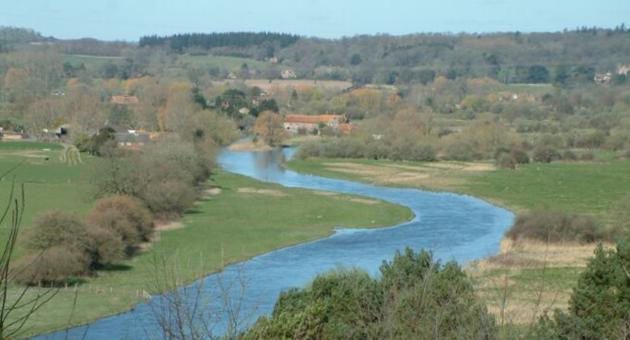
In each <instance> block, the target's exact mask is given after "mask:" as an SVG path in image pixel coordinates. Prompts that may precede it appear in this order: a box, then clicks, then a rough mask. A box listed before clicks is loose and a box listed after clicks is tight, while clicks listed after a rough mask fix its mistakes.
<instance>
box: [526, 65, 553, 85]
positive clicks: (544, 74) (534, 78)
mask: <svg viewBox="0 0 630 340" xmlns="http://www.w3.org/2000/svg"><path fill="white" fill-rule="evenodd" d="M527 82H528V83H532V84H540V83H547V82H549V71H548V70H547V68H546V67H545V66H543V65H533V66H530V67H529V69H528V70H527Z"/></svg>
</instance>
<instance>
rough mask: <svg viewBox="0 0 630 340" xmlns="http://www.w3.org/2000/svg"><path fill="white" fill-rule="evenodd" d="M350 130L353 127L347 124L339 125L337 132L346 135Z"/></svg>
mask: <svg viewBox="0 0 630 340" xmlns="http://www.w3.org/2000/svg"><path fill="white" fill-rule="evenodd" d="M352 128H354V126H353V125H352V124H349V123H344V124H339V131H341V133H343V134H346V135H347V134H349V133H350V132H352Z"/></svg>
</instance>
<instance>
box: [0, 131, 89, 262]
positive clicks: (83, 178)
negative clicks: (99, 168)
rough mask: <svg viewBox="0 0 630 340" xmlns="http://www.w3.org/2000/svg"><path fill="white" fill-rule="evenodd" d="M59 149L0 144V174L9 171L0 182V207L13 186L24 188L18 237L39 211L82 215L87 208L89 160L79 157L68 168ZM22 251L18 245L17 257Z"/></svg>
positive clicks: (44, 145) (24, 144) (85, 156)
mask: <svg viewBox="0 0 630 340" xmlns="http://www.w3.org/2000/svg"><path fill="white" fill-rule="evenodd" d="M62 150H63V147H62V146H60V145H59V144H48V143H33V142H0V173H5V172H7V171H10V172H9V173H8V174H7V175H6V176H5V178H4V179H2V181H1V182H0V203H1V204H3V205H2V206H5V204H6V203H7V199H8V198H9V193H10V191H11V187H12V186H13V183H15V184H17V185H24V190H25V197H26V205H25V208H24V219H23V223H22V230H23V231H24V233H22V235H24V234H25V233H28V229H29V228H30V226H31V222H32V221H33V218H35V216H36V215H37V213H39V212H41V211H44V210H48V209H60V210H64V211H70V212H76V213H85V212H87V211H88V210H89V209H90V207H91V200H90V197H89V178H88V177H87V175H88V172H89V171H88V169H89V168H90V166H91V163H92V161H93V158H92V157H91V156H88V155H82V163H81V164H77V165H68V164H65V163H64V162H62V161H61V159H60V156H61V152H62ZM4 232H5V231H4V230H2V232H1V234H2V235H3V234H4ZM23 251H24V249H23V242H20V243H18V248H17V255H18V256H20V255H22V254H23Z"/></svg>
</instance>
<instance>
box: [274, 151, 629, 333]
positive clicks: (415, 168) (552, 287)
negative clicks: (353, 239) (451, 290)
mask: <svg viewBox="0 0 630 340" xmlns="http://www.w3.org/2000/svg"><path fill="white" fill-rule="evenodd" d="M286 166H287V167H288V168H290V169H292V170H295V171H299V172H303V173H309V174H313V175H318V176H326V177H332V178H339V179H346V180H353V181H361V182H366V183H372V184H378V185H387V186H394V187H414V188H421V189H425V190H432V191H448V192H456V193H462V194H467V195H472V196H475V197H479V198H482V199H485V200H487V201H490V202H493V203H495V204H498V205H501V206H504V207H507V208H509V209H511V210H512V211H516V212H525V211H528V210H531V209H535V208H541V207H542V208H547V209H551V210H559V211H565V212H572V213H580V214H587V215H591V216H594V217H596V218H598V219H600V220H603V221H604V222H608V221H609V216H610V212H611V210H612V209H613V208H614V206H615V203H616V200H618V199H620V198H621V197H623V195H624V194H626V193H627V192H630V161H614V162H597V163H551V164H529V165H524V166H522V167H520V168H519V169H517V170H515V171H514V170H506V169H496V168H495V167H494V166H493V165H492V164H491V163H483V162H474V163H472V162H433V163H423V162H391V161H375V160H365V159H309V160H306V161H305V160H299V159H295V160H291V161H290V162H288V163H287V165H286ZM508 245H509V246H508ZM594 248H595V245H592V244H590V245H578V244H553V245H549V244H545V245H540V244H532V243H531V242H522V241H521V242H518V243H516V244H515V243H510V242H508V240H504V242H503V247H502V248H501V252H500V253H499V254H498V255H496V256H493V257H491V258H488V259H484V260H480V261H474V262H473V263H471V264H469V272H470V273H471V276H472V277H473V278H474V279H475V281H476V285H477V287H478V291H479V292H480V294H481V295H482V296H484V298H486V300H487V301H488V306H489V309H490V310H491V311H493V312H495V314H496V315H497V317H499V319H500V320H501V321H502V322H504V323H506V324H508V323H514V324H521V325H523V324H528V323H529V322H531V321H532V319H535V317H536V316H537V315H540V313H541V312H543V311H545V310H553V309H554V308H566V307H567V303H568V298H569V295H570V293H571V289H572V288H573V287H574V285H575V283H576V280H577V276H578V275H579V273H580V272H581V271H582V270H583V268H584V267H585V264H586V261H585V260H584V259H585V258H588V257H591V256H592V254H593V250H594Z"/></svg>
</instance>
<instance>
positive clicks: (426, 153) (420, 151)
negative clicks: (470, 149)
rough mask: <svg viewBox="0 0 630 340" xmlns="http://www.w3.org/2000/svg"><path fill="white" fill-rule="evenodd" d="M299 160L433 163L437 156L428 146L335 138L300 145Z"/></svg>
mask: <svg viewBox="0 0 630 340" xmlns="http://www.w3.org/2000/svg"><path fill="white" fill-rule="evenodd" d="M297 156H298V157H300V158H309V157H322V158H369V159H390V160H394V161H401V160H408V161H426V162H430V161H435V160H437V156H436V153H435V150H434V149H433V147H432V146H431V145H429V144H422V143H413V142H410V143H406V144H386V143H381V142H379V141H377V140H371V141H363V140H360V139H356V138H336V139H332V140H326V141H321V142H314V143H306V144H304V145H302V146H301V147H300V149H299V151H298V154H297Z"/></svg>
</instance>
